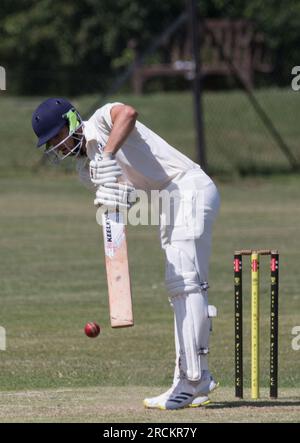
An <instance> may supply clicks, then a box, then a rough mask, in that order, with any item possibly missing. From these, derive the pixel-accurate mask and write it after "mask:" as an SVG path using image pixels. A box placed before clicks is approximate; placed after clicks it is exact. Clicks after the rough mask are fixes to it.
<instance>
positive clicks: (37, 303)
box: [0, 175, 300, 421]
mask: <svg viewBox="0 0 300 443" xmlns="http://www.w3.org/2000/svg"><path fill="white" fill-rule="evenodd" d="M299 184H300V180H299V177H298V176H277V177H272V178H271V177H270V178H257V179H244V180H238V181H233V182H231V183H225V182H219V183H218V185H219V189H220V191H221V196H222V209H221V213H220V217H219V219H218V221H217V224H216V227H215V232H214V247H213V253H212V261H211V273H210V287H211V289H210V302H211V303H213V304H215V305H216V306H217V307H218V318H217V319H215V321H214V331H213V335H212V339H211V353H210V366H211V369H212V372H213V373H214V375H215V377H216V378H217V379H218V380H219V381H220V383H221V385H222V386H223V387H225V388H226V393H228V395H229V397H230V398H232V395H233V389H234V388H233V378H234V362H233V278H232V253H233V250H234V249H235V248H240V247H244V248H249V247H260V248H278V249H279V250H280V266H281V267H280V337H279V343H280V356H279V362H280V371H279V385H280V389H279V395H280V397H282V396H284V395H285V394H284V392H285V390H286V389H288V390H289V393H290V394H289V395H292V393H294V396H296V397H299V388H300V372H299V351H298V352H297V351H293V350H292V347H291V341H292V338H293V336H292V332H291V331H292V328H293V327H294V326H297V325H299V324H300V318H299V306H300V296H299V287H300V274H299V271H298V270H299V265H300V235H299V233H300V232H299V216H300V208H299V205H298V204H297V202H298V201H299V195H298V194H299ZM0 189H1V194H0V208H1V219H0V229H1V238H0V250H1V281H0V294H1V311H0V325H1V326H3V327H5V328H6V331H7V350H6V351H5V352H0V366H1V371H0V387H1V388H0V389H1V391H26V390H37V389H39V390H41V391H42V392H44V391H45V390H47V389H52V390H53V389H54V390H57V389H65V388H70V389H72V390H73V389H76V391H74V392H91V391H92V387H95V386H98V387H99V389H100V388H101V387H105V386H106V387H108V388H109V387H110V386H112V387H118V386H119V387H123V388H124V387H125V386H128V387H130V386H140V387H141V388H142V389H141V391H140V395H137V396H136V400H137V399H139V401H140V400H142V398H141V397H142V396H143V395H144V394H146V392H147V395H149V394H151V393H152V389H153V387H156V388H155V392H159V391H160V389H162V387H165V386H167V385H168V384H169V383H170V382H171V377H172V371H173V362H174V351H173V319H172V313H171V309H170V307H169V303H168V300H167V294H166V292H165V289H164V283H163V279H164V275H163V274H164V257H163V254H162V252H161V251H160V247H159V241H158V236H157V232H156V228H155V227H129V239H128V243H129V257H130V266H131V273H132V283H133V298H134V312H135V326H134V328H130V329H120V330H112V329H111V328H110V326H109V321H108V306H107V288H106V279H105V270H104V263H103V244H102V239H101V230H100V228H99V227H98V225H97V224H96V222H95V216H94V208H93V206H92V198H91V195H90V194H89V193H88V191H86V190H85V189H83V188H82V187H81V185H80V184H79V183H78V182H77V180H76V179H74V177H72V176H66V177H62V176H61V177H59V176H57V177H53V176H51V175H44V176H43V177H41V176H37V177H34V176H27V177H20V178H18V177H14V179H12V178H2V179H1V180H0ZM264 260H266V259H263V262H262V276H261V283H262V296H261V299H262V306H261V311H262V317H261V325H262V335H261V355H262V358H261V366H262V367H261V385H262V386H263V387H265V388H266V387H267V386H268V364H269V360H268V352H269V348H268V340H269V337H268V328H269V318H268V316H269V295H268V289H269V288H268V284H269V283H268V280H269V275H268V266H267V263H266V262H265V261H264ZM244 269H245V274H247V267H246V266H245V268H244ZM247 286H248V285H247V278H246V277H245V283H244V288H245V297H246V301H245V318H246V319H247V321H246V325H245V386H249V383H250V381H249V375H250V374H249V372H250V368H249V357H250V352H249V351H250V349H249V348H250V342H249V333H250V330H249V310H250V306H249V305H250V300H249V293H248V291H247ZM91 320H95V321H97V322H99V323H100V325H101V328H102V331H101V334H100V336H99V337H98V338H97V339H89V338H87V337H86V336H85V335H84V333H83V327H84V325H85V323H86V322H87V321H91ZM77 388H89V389H90V390H89V391H84V390H83V391H77ZM99 392H102V391H101V390H100V391H99ZM106 392H109V391H106ZM113 392H115V391H113ZM122 392H123V391H122ZM126 392H127V394H126V395H129V394H128V392H129V391H126ZM41 395H44V394H41ZM45 395H46V394H45ZM222 395H223V394H221V396H222ZM226 395H227V394H226ZM50 397H51V396H50ZM5 398H9V399H10V400H9V401H10V402H14V401H16V402H19V397H18V396H16V397H14V396H8V397H7V396H4V397H3V396H2V397H1V401H2V402H4V403H5ZM51 398H52V397H51ZM55 398H56V394H55ZM14 399H15V400H14ZM223 400H224V401H226V396H225V398H223ZM74 401H75V400H74ZM139 404H140V403H139ZM123 409H124V407H123ZM284 410H288V408H286V409H285V408H284ZM242 411H244V410H243V409H238V411H237V412H242ZM228 413H232V411H231V409H230V408H229V409H228ZM243 413H244V412H243ZM124 414H125V412H124ZM50 415H51V414H50ZM238 415H239V414H237V416H238ZM21 416H22V417H23V418H24V417H25V415H22V414H21V413H20V415H18V413H16V416H15V419H17V418H18V417H21ZM39 417H41V419H42V418H43V417H44V416H43V414H41V415H39ZM45 417H46V415H45ZM122 417H123V416H122ZM131 417H132V416H131ZM140 417H145V416H144V415H141V416H140ZM147 417H148V418H149V416H147ZM150 417H151V416H150ZM155 417H156V416H155ZM184 417H185V418H184V419H186V416H184ZM224 417H225V416H224ZM270 417H271V416H270ZM282 417H283V418H284V417H286V416H284V415H283V416H282ZM11 418H13V417H12V415H11V412H10V413H9V414H8V415H7V419H11ZM25 418H26V420H29V419H30V418H31V419H32V420H34V416H32V417H28V416H26V417H25ZM25 418H24V419H25ZM50 418H51V420H55V419H56V418H57V419H58V417H56V418H55V416H51V417H50ZM69 418H70V420H75V418H76V417H75V416H74V415H73V414H70V416H69ZM38 419H39V418H37V420H38ZM86 419H87V420H88V417H87V418H86ZM131 419H132V418H129V419H128V420H131ZM1 420H4V421H5V414H4V416H3V415H2V418H1ZM147 420H148V419H147Z"/></svg>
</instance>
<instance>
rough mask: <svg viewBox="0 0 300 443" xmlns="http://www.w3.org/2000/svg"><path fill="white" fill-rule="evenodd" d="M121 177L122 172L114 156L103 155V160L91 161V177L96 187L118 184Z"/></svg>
mask: <svg viewBox="0 0 300 443" xmlns="http://www.w3.org/2000/svg"><path fill="white" fill-rule="evenodd" d="M121 175H122V170H121V168H120V166H119V165H118V163H117V161H116V159H115V156H114V155H113V154H107V153H103V157H102V159H100V158H99V159H96V160H91V161H90V177H91V181H92V182H93V183H94V185H96V186H99V185H105V184H106V183H116V182H117V181H118V177H120V176H121Z"/></svg>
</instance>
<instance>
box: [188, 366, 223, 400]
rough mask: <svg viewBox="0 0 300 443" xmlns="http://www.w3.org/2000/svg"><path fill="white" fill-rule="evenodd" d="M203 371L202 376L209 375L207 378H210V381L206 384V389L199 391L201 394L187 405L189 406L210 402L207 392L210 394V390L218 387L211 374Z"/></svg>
mask: <svg viewBox="0 0 300 443" xmlns="http://www.w3.org/2000/svg"><path fill="white" fill-rule="evenodd" d="M203 372H204V374H203V376H204V377H205V378H208V377H209V379H210V382H209V384H208V385H207V390H205V391H204V392H201V395H199V396H198V397H196V398H194V400H193V401H192V403H190V404H189V405H188V407H189V408H198V407H199V406H206V405H208V404H209V403H210V399H209V398H208V394H210V393H211V392H213V391H214V390H215V389H217V388H218V387H219V382H217V381H215V380H214V378H213V377H212V375H211V374H210V373H209V372H208V371H203Z"/></svg>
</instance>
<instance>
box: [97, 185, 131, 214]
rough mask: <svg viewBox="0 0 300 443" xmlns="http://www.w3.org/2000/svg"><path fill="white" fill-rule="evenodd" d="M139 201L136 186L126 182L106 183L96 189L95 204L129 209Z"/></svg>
mask: <svg viewBox="0 0 300 443" xmlns="http://www.w3.org/2000/svg"><path fill="white" fill-rule="evenodd" d="M136 201H137V193H136V190H135V188H133V187H132V186H129V185H126V184H124V183H106V184H105V185H100V186H99V188H98V189H97V191H96V198H95V200H94V205H95V206H101V205H103V206H106V207H108V208H114V209H116V208H123V209H125V208H126V209H129V208H130V207H131V206H132V205H133V204H134V203H135V202H136Z"/></svg>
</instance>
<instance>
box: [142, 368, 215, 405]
mask: <svg viewBox="0 0 300 443" xmlns="http://www.w3.org/2000/svg"><path fill="white" fill-rule="evenodd" d="M211 379H212V377H211V376H210V373H209V372H208V371H204V374H203V376H202V378H201V380H200V381H199V382H191V381H189V380H187V379H185V378H180V379H179V381H178V382H177V384H176V385H173V386H172V387H171V388H170V389H169V390H168V391H166V392H164V393H163V394H161V395H159V396H158V397H152V398H146V399H145V400H144V406H145V407H146V408H150V409H162V410H164V409H180V408H185V407H188V406H189V405H191V403H192V402H193V400H194V399H195V398H197V402H196V403H195V405H193V406H192V407H198V406H203V405H205V404H208V403H209V398H208V396H207V395H201V394H202V392H207V393H208V392H209V388H210V385H211Z"/></svg>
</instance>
